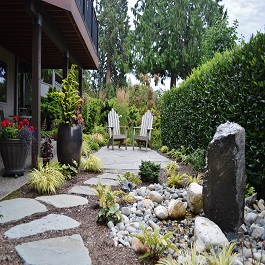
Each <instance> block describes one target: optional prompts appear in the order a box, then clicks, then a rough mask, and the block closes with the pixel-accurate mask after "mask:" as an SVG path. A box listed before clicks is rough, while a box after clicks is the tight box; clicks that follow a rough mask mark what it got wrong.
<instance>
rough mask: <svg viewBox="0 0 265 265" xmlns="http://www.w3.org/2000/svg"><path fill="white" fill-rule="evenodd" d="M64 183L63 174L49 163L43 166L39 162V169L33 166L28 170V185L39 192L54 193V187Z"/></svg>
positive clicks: (56, 187)
mask: <svg viewBox="0 0 265 265" xmlns="http://www.w3.org/2000/svg"><path fill="white" fill-rule="evenodd" d="M64 183H65V177H64V175H63V174H62V173H61V172H60V171H59V170H57V169H55V168H54V167H53V165H52V166H51V165H50V164H47V165H46V166H43V164H42V163H40V164H39V169H36V168H34V169H32V170H31V171H30V172H29V180H28V185H29V187H31V188H33V189H34V190H36V191H37V192H38V193H40V194H43V193H48V194H55V193H56V189H58V188H60V187H62V186H63V185H64Z"/></svg>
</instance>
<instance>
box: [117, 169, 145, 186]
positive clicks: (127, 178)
mask: <svg viewBox="0 0 265 265" xmlns="http://www.w3.org/2000/svg"><path fill="white" fill-rule="evenodd" d="M118 180H119V183H120V185H122V184H123V183H124V182H125V181H129V182H131V183H133V184H134V185H138V184H141V183H142V181H141V179H139V178H138V177H137V176H135V175H134V174H133V173H131V172H129V171H128V172H126V173H125V174H124V175H123V176H120V175H118Z"/></svg>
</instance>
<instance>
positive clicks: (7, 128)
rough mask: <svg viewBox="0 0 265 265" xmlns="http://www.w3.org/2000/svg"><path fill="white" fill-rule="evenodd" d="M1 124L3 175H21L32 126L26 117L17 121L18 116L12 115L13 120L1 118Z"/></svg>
mask: <svg viewBox="0 0 265 265" xmlns="http://www.w3.org/2000/svg"><path fill="white" fill-rule="evenodd" d="M1 126H2V129H1V130H0V153H1V156H2V160H3V163H4V166H5V168H4V170H3V176H8V175H15V176H18V175H22V176H23V175H24V172H25V163H26V158H27V155H28V151H29V148H30V144H31V141H32V137H33V133H34V127H33V126H30V123H29V121H28V120H27V119H24V120H22V121H19V117H18V116H14V117H13V122H11V121H8V120H3V121H2V123H1Z"/></svg>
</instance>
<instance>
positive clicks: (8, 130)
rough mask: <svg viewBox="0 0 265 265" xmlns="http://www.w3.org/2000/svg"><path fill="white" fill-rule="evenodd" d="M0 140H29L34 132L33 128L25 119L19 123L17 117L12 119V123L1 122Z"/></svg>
mask: <svg viewBox="0 0 265 265" xmlns="http://www.w3.org/2000/svg"><path fill="white" fill-rule="evenodd" d="M1 126H2V129H1V130H0V138H2V139H22V140H30V139H31V138H32V134H33V132H34V127H33V126H31V125H30V124H29V121H28V120H27V119H24V120H22V121H19V119H18V116H14V117H13V122H12V121H8V120H3V121H2V123H1Z"/></svg>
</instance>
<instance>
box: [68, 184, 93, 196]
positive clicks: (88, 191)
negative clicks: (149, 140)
mask: <svg viewBox="0 0 265 265" xmlns="http://www.w3.org/2000/svg"><path fill="white" fill-rule="evenodd" d="M68 193H74V194H82V195H95V190H94V189H92V188H90V187H88V186H74V187H73V188H72V189H70V190H69V192H68Z"/></svg>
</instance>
